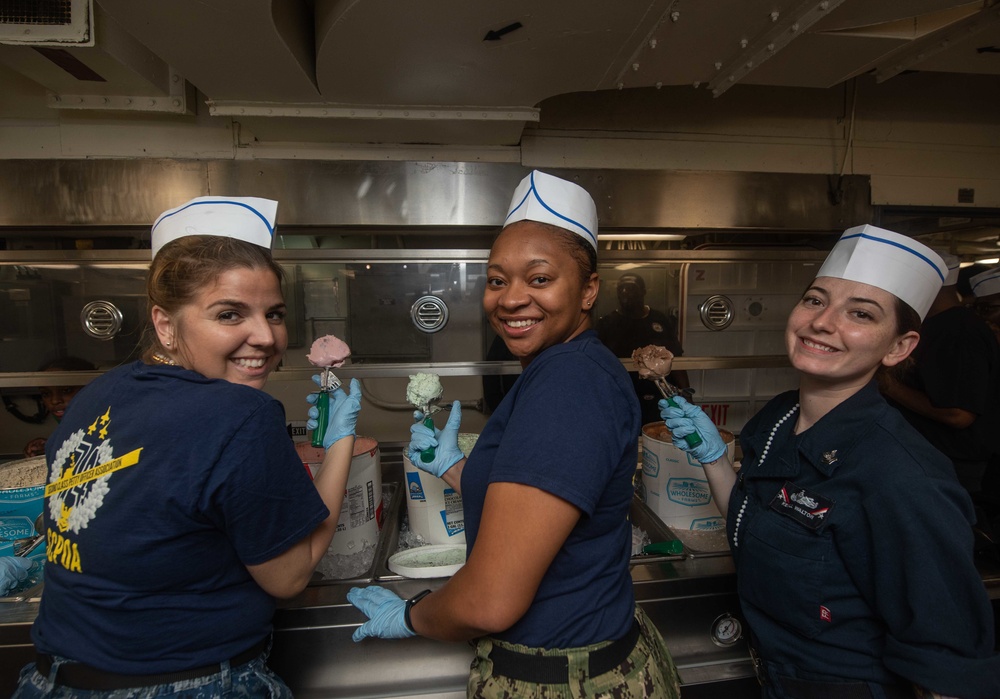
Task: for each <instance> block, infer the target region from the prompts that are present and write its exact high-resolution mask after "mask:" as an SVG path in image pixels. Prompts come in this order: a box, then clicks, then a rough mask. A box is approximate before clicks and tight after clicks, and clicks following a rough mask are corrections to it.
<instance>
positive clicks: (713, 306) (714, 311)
mask: <svg viewBox="0 0 1000 699" xmlns="http://www.w3.org/2000/svg"><path fill="white" fill-rule="evenodd" d="M698 313H699V314H700V315H701V322H702V323H703V324H704V325H705V327H706V328H708V329H709V330H725V329H726V328H728V327H729V325H730V324H731V323H732V322H733V318H734V317H735V312H734V310H733V302H732V301H730V300H729V298H728V297H727V296H723V295H722V294H716V295H715V296H709V297H708V298H707V299H705V301H704V303H702V304H701V306H699V307H698Z"/></svg>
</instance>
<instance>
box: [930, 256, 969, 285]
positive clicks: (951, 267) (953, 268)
mask: <svg viewBox="0 0 1000 699" xmlns="http://www.w3.org/2000/svg"><path fill="white" fill-rule="evenodd" d="M934 252H936V253H937V254H938V255H940V256H941V259H942V260H944V266H945V267H947V268H948V273H947V274H946V275H945V276H944V283H943V284H942V286H955V285H956V284H958V270H959V268H960V267H961V266H962V261H961V260H959V259H958V257H956V256H955V255H952V254H951V253H948V252H938V251H937V250H935V251H934Z"/></svg>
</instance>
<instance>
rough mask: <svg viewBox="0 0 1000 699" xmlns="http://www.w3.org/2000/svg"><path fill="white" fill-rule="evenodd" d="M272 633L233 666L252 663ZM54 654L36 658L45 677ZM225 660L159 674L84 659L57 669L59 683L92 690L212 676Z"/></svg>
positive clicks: (230, 662)
mask: <svg viewBox="0 0 1000 699" xmlns="http://www.w3.org/2000/svg"><path fill="white" fill-rule="evenodd" d="M269 640H270V636H265V637H264V638H263V639H262V640H261V641H259V642H258V643H255V644H254V645H253V646H251V647H250V648H248V649H247V650H245V651H243V652H242V653H240V654H239V655H237V656H235V657H233V658H232V659H230V661H229V666H230V667H237V666H239V665H244V664H246V663H249V662H250V661H251V660H253V659H255V658H257V657H258V656H260V654H261V653H263V652H264V651H265V650H267V644H268V641H269ZM52 664H53V660H52V656H51V655H44V654H42V653H39V654H38V655H37V657H36V658H35V669H36V670H37V671H38V674H40V675H42V677H48V676H49V672H50V671H51V670H52ZM221 670H222V663H215V664H214V665H202V666H201V667H193V668H191V669H190V670H180V671H178V672H162V673H160V674H157V675H120V674H118V673H115V672H105V671H104V670H98V669H97V668H96V667H91V666H89V665H84V664H83V663H75V662H67V663H64V664H62V665H60V666H59V670H58V672H56V677H55V683H56V684H59V685H62V686H64V687H72V688H73V689H90V690H114V689H130V688H132V687H153V686H156V685H159V684H170V683H172V682H181V681H182V680H193V679H197V678H199V677H208V676H209V675H214V674H216V673H217V672H221Z"/></svg>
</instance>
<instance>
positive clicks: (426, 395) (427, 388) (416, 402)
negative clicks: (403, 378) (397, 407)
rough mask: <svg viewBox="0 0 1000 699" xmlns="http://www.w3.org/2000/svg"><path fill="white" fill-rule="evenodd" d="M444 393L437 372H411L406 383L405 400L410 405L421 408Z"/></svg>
mask: <svg viewBox="0 0 1000 699" xmlns="http://www.w3.org/2000/svg"><path fill="white" fill-rule="evenodd" d="M443 394H444V387H443V386H442V385H441V377H440V376H438V375H437V374H412V375H410V383H408V384H407V385H406V400H407V402H409V404H410V405H412V406H414V407H417V408H422V407H424V406H425V405H430V404H431V403H433V402H434V401H436V400H437V399H438V398H440V397H441V396H442V395H443Z"/></svg>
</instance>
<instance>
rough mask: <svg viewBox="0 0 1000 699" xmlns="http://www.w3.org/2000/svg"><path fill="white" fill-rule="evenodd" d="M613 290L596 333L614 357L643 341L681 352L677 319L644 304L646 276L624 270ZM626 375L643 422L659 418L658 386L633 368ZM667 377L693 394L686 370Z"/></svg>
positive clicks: (628, 355)
mask: <svg viewBox="0 0 1000 699" xmlns="http://www.w3.org/2000/svg"><path fill="white" fill-rule="evenodd" d="M615 290H616V292H617V294H618V308H616V309H615V310H613V311H611V313H608V314H607V315H605V316H602V317H601V318H600V320H598V321H597V336H598V337H600V338H601V342H603V343H604V344H605V345H607V347H608V349H610V350H611V351H612V352H614V355H615V356H616V357H619V358H625V359H630V358H631V357H632V351H633V350H636V349H638V348H640V347H645V346H646V345H660V346H662V347H666V348H667V349H668V350H669V351H670V352H671V353H672V354H673V355H674V356H675V357H680V356H681V355H682V354H684V349H683V348H682V347H681V342H680V339H679V333H678V329H677V319H676V318H675V317H673V316H668V315H667V314H665V313H663V312H661V311H657V310H656V309H653V308H650V307H649V306H648V305H647V304H646V280H645V279H643V278H642V277H641V276H639V275H638V274H635V273H633V272H629V273H627V274H623V275H622V276H620V277H619V278H618V283H617V284H616V286H615ZM629 375H630V376H631V377H632V385H633V386H634V387H635V394H636V395H637V396H638V397H639V405H640V406H641V407H642V424H644V425H645V424H646V423H648V422H657V421H659V419H660V409H659V408H658V407H657V403H658V402H659V400H660V398H661V397H662V396H661V394H660V390H659V389H658V388H657V387H656V384H655V383H653V382H652V381H649V380H647V379H640V378H639V373H638V372H636V371H633V372H629ZM667 380H668V381H669V382H670V383H671V384H673V385H674V386H676V387H677V388H679V389H681V391H682V392H683V393H684V395H685V396H686V397H687V398H688V399H690V398H691V396H692V395H693V394H694V390H693V389H692V388H691V384H690V382H689V381H688V375H687V372H686V371H683V370H676V369H675V370H674V371H671V372H670V374H668V375H667Z"/></svg>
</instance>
